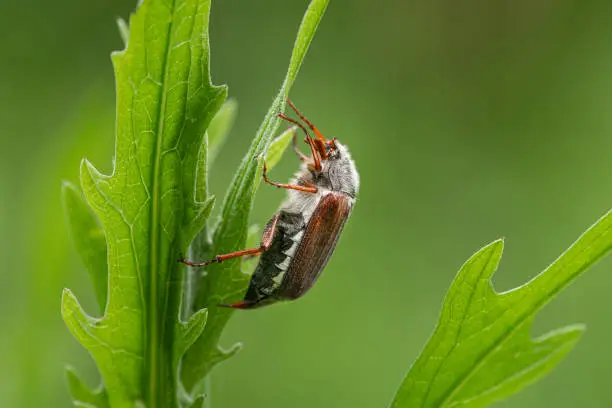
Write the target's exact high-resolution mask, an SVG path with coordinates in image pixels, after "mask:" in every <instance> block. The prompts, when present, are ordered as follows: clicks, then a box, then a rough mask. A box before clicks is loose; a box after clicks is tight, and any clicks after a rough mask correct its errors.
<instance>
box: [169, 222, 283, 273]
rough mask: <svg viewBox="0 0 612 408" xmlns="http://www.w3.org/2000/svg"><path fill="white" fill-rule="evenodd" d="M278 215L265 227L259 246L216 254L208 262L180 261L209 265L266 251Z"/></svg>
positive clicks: (274, 230) (270, 243) (191, 264)
mask: <svg viewBox="0 0 612 408" xmlns="http://www.w3.org/2000/svg"><path fill="white" fill-rule="evenodd" d="M278 217H279V215H278V214H276V215H275V216H274V217H273V218H272V219H271V220H270V221H269V222H268V224H266V227H265V228H264V232H263V234H262V236H261V245H260V246H259V247H257V248H251V249H243V250H242V251H236V252H230V253H229V254H223V255H217V256H215V257H214V258H213V259H211V260H210V261H206V262H201V263H195V262H191V261H188V260H186V259H183V258H181V259H179V262H182V263H184V264H185V265H188V266H208V265H210V264H212V263H215V262H219V263H221V262H223V261H226V260H228V259H232V258H238V257H241V256H246V255H253V256H254V255H258V254H260V253H262V252H264V251H266V250H267V249H268V248H270V245H272V240H273V239H274V234H276V224H277V223H278Z"/></svg>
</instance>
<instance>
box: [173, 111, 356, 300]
mask: <svg viewBox="0 0 612 408" xmlns="http://www.w3.org/2000/svg"><path fill="white" fill-rule="evenodd" d="M287 103H288V104H289V106H291V108H292V109H293V110H294V111H295V113H296V114H297V115H298V116H299V118H300V119H301V120H302V121H303V122H304V123H305V124H306V126H307V127H308V128H309V129H310V130H311V131H312V132H313V133H314V134H315V137H314V138H313V137H312V136H311V134H310V133H309V132H308V129H306V126H304V125H303V124H302V123H300V122H299V121H297V120H294V119H292V118H290V117H288V116H286V115H284V114H283V113H279V114H278V116H279V117H280V118H282V119H284V120H286V121H288V122H291V123H293V124H295V125H297V126H298V127H299V128H300V129H301V130H302V131H303V132H304V133H305V134H306V138H305V139H304V141H305V142H306V143H307V144H308V145H309V146H310V151H311V153H312V157H309V156H307V155H305V154H303V153H302V152H300V150H299V149H298V146H297V139H296V135H297V133H296V132H294V135H293V149H294V150H295V152H296V154H297V155H298V157H299V159H300V160H301V161H302V165H301V168H300V170H299V172H298V173H296V175H295V176H294V178H293V179H292V180H291V181H290V182H289V184H282V183H275V182H273V181H270V180H269V179H268V175H267V168H266V164H265V163H264V169H263V179H264V181H265V182H266V183H268V184H271V185H273V186H275V187H277V188H284V189H286V190H287V192H288V197H287V199H286V200H285V201H284V202H283V203H282V204H281V206H280V209H279V210H278V211H277V212H276V214H274V216H273V217H272V219H271V220H270V221H268V223H267V224H266V226H265V228H264V232H263V235H262V238H261V245H260V246H259V247H257V248H252V249H245V250H242V251H236V252H232V253H229V254H224V255H217V256H216V257H215V258H213V259H211V260H210V261H207V262H203V263H193V262H190V261H187V260H184V259H182V260H181V261H182V262H183V263H185V264H186V265H190V266H206V265H209V264H211V263H213V262H223V261H225V260H227V259H231V258H236V257H241V256H245V255H250V256H255V255H261V256H260V258H259V262H258V264H257V267H256V268H255V272H254V273H253V275H252V276H251V280H250V283H249V288H248V290H247V292H246V295H245V296H244V299H243V300H241V301H238V302H236V303H233V304H229V305H220V306H225V307H231V308H236V309H253V308H257V307H262V306H265V305H269V304H272V303H275V302H277V301H283V300H293V299H297V298H299V297H301V296H303V295H304V294H306V292H308V290H309V289H310V288H311V287H312V286H313V285H314V283H315V282H316V280H317V278H318V277H319V275H320V274H321V271H322V270H323V268H324V267H325V265H326V264H327V261H328V260H329V258H330V257H331V255H332V252H333V251H334V248H335V247H336V243H337V242H338V238H339V237H340V233H341V232H342V229H343V227H344V224H345V222H346V220H347V219H348V217H349V215H350V214H351V210H352V209H353V205H354V204H355V198H356V195H357V192H358V190H359V174H358V173H357V169H356V168H355V163H354V162H353V160H352V159H351V156H350V154H349V152H348V150H347V148H346V147H345V146H344V145H342V144H340V143H339V142H338V141H337V140H336V139H335V138H334V139H326V138H325V137H324V136H323V134H321V132H320V131H319V130H318V129H317V128H316V127H315V126H314V125H313V124H312V123H311V122H310V121H309V120H308V119H306V118H305V117H304V115H302V113H301V112H300V111H299V110H298V109H297V108H296V107H295V105H294V104H293V103H292V102H291V101H287Z"/></svg>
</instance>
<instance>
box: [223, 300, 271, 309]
mask: <svg viewBox="0 0 612 408" xmlns="http://www.w3.org/2000/svg"><path fill="white" fill-rule="evenodd" d="M267 298H268V297H263V298H261V299H259V300H239V301H238V302H236V303H231V304H227V303H220V304H218V305H217V306H219V307H228V308H230V309H253V308H255V306H256V305H257V304H258V303H261V302H262V301H263V300H265V299H267Z"/></svg>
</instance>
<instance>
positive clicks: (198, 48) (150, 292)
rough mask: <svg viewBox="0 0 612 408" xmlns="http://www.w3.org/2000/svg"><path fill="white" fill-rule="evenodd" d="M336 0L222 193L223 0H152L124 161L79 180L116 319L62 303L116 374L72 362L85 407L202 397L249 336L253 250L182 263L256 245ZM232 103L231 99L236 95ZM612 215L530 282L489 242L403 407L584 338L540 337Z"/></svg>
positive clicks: (125, 31) (129, 31) (516, 378)
mask: <svg viewBox="0 0 612 408" xmlns="http://www.w3.org/2000/svg"><path fill="white" fill-rule="evenodd" d="M326 7H327V0H312V2H311V4H310V6H309V8H308V10H307V12H306V14H305V16H304V19H303V21H302V24H301V26H300V29H299V32H298V36H297V40H296V43H295V47H294V49H293V54H292V56H291V61H290V63H289V69H288V72H287V75H286V77H285V80H284V82H283V84H282V86H281V89H280V91H279V93H278V95H277V96H276V98H275V99H274V101H273V103H272V105H271V107H270V109H269V111H268V113H267V115H266V116H265V118H264V120H263V123H262V125H261V126H260V128H259V130H258V131H257V133H256V135H255V137H254V139H253V141H252V144H251V147H250V149H249V151H248V152H247V153H246V155H245V157H244V159H243V161H242V163H241V164H240V166H239V168H238V170H237V171H236V174H235V175H234V179H233V181H232V183H231V185H230V187H229V189H228V191H227V193H226V196H225V199H224V200H223V203H222V204H221V211H220V217H219V220H218V222H217V223H212V222H210V220H209V216H210V213H211V210H212V207H213V204H214V202H215V199H214V197H212V196H211V195H210V194H209V193H208V189H207V175H208V171H209V169H210V168H211V166H212V163H213V161H214V159H215V157H216V155H217V153H218V151H219V149H220V148H221V146H222V145H223V142H224V140H225V137H226V136H227V134H228V131H229V129H230V127H231V124H232V122H233V119H234V117H235V114H236V103H235V102H234V101H231V100H230V101H225V99H226V95H227V89H226V88H225V87H223V86H214V85H213V84H212V83H211V80H210V75H209V44H208V16H209V9H210V0H184V1H182V2H178V1H176V2H172V4H171V5H170V6H168V4H167V3H166V2H164V1H162V0H144V1H143V2H142V4H141V5H140V7H139V9H138V11H137V12H136V13H135V14H134V15H133V16H132V17H131V19H130V24H129V27H128V25H127V24H126V23H125V22H123V21H120V22H119V27H120V32H121V35H122V37H123V39H124V41H125V43H126V49H125V50H124V51H121V52H118V53H115V54H114V55H113V62H114V66H115V74H116V83H117V134H116V152H115V160H114V171H113V174H112V175H110V176H107V175H103V174H101V173H100V172H98V171H97V170H96V169H95V168H94V167H93V165H91V164H90V163H89V162H88V161H83V163H82V166H81V189H82V191H83V193H81V192H80V191H79V189H77V188H76V187H74V186H72V185H71V184H69V183H65V184H64V188H63V200H64V206H65V209H66V213H67V215H68V218H69V220H70V227H71V230H72V234H73V236H74V237H75V242H76V247H77V250H78V252H79V254H80V255H81V258H82V259H83V261H84V264H85V265H86V267H87V269H88V272H89V274H90V277H91V281H92V284H93V287H94V293H95V296H96V300H97V302H98V306H99V311H100V314H101V317H99V318H96V317H91V316H89V315H88V314H86V313H85V311H84V310H83V309H82V308H81V306H80V305H79V303H78V301H77V299H76V297H75V296H74V295H73V294H72V292H71V291H70V290H67V289H66V290H65V291H64V294H63V297H62V315H63V317H64V320H65V322H66V324H67V326H68V328H69V329H70V331H71V332H72V334H73V335H74V336H75V337H76V338H77V339H78V340H79V341H80V342H81V343H82V344H83V346H85V347H86V348H87V350H89V352H90V353H91V354H92V356H93V357H94V359H95V361H96V363H97V366H98V368H99V370H100V373H101V375H102V380H103V382H102V384H100V385H99V386H98V387H97V388H95V389H91V388H89V387H88V386H86V385H85V384H84V383H83V382H82V381H81V380H80V379H79V377H78V376H77V374H76V373H75V371H74V370H73V369H71V368H68V370H67V373H68V379H69V384H70V389H71V392H72V395H73V398H74V401H75V404H76V405H78V406H83V407H97V408H104V407H113V408H116V407H147V408H155V407H200V406H202V404H203V403H204V402H205V398H206V392H207V389H206V382H205V381H204V380H205V379H206V378H207V376H208V375H209V374H210V372H211V369H212V368H213V367H214V366H215V365H216V364H218V363H220V362H222V361H223V360H225V359H227V358H229V357H231V356H232V355H233V354H234V353H235V352H236V351H237V350H238V349H239V346H238V345H236V346H234V347H232V348H230V349H229V350H224V349H222V348H220V346H219V344H218V341H219V338H220V336H221V333H222V331H223V329H224V327H225V325H226V323H227V322H228V320H229V318H230V317H231V315H232V313H233V311H232V310H230V309H223V308H218V307H217V304H219V303H227V302H230V301H233V300H236V298H237V297H239V296H240V294H241V293H242V292H243V291H244V289H245V287H246V284H247V282H248V278H249V274H248V270H247V269H248V268H249V264H248V263H245V264H242V263H241V262H240V261H239V260H230V261H227V262H224V263H223V264H215V265H211V266H210V267H208V268H207V273H206V274H205V275H198V274H197V273H195V272H193V271H189V272H188V271H185V269H184V268H183V267H182V265H181V264H179V263H178V262H176V261H177V257H178V256H179V255H180V254H183V253H189V254H190V255H191V257H192V258H198V259H203V258H209V257H211V256H212V255H214V254H218V253H226V252H231V251H233V250H237V249H241V248H243V247H245V243H246V242H247V241H248V240H250V239H252V238H253V237H256V235H257V234H256V232H255V229H253V227H251V228H249V214H250V212H251V208H252V206H253V199H254V196H255V193H256V191H257V188H258V185H259V182H260V179H261V171H262V164H263V157H264V156H265V157H266V160H267V163H268V166H269V167H272V166H273V165H274V164H275V163H276V162H278V160H279V159H280V157H281V156H282V154H283V152H284V151H285V149H286V148H287V146H288V144H289V143H290V141H291V137H292V132H293V130H291V129H290V130H288V131H286V132H284V133H283V134H282V135H281V136H279V137H278V138H277V139H276V140H272V137H273V135H274V133H275V132H276V130H277V129H278V126H279V119H278V118H277V116H276V114H277V113H278V112H282V111H283V110H284V104H285V99H286V98H287V97H288V94H289V90H290V89H291V86H292V84H293V82H294V80H295V78H296V76H297V73H298V71H299V68H300V65H301V63H302V60H303V59H304V56H305V54H306V51H307V49H308V46H309V44H310V42H311V40H312V38H313V36H314V33H315V31H316V29H317V26H318V24H319V22H320V20H321V18H322V16H323V13H324V11H325V9H326ZM224 102H225V103H224ZM611 225H612V215H610V214H608V215H606V216H605V217H603V218H602V219H601V220H599V221H598V222H597V223H596V224H595V225H594V226H593V227H591V228H590V229H589V230H588V231H587V232H586V233H585V234H584V235H583V236H582V237H580V239H579V240H578V241H577V242H576V243H575V244H574V245H573V246H572V247H571V248H570V249H568V251H566V252H565V253H564V254H563V255H562V256H561V257H560V258H559V259H558V260H557V261H555V262H554V263H553V264H552V265H551V266H550V267H549V268H547V269H546V270H545V271H544V272H542V273H541V274H540V275H539V276H538V277H536V278H535V279H533V280H532V281H531V282H529V283H527V284H525V285H524V286H522V287H520V288H517V289H515V290H512V291H509V292H505V293H496V292H495V291H494V290H493V288H492V286H491V283H490V277H491V275H492V274H493V272H494V271H495V269H496V268H497V264H498V262H499V259H500V257H501V252H502V247H503V242H502V241H496V242H494V243H492V244H490V245H489V246H487V247H485V248H483V249H482V250H480V251H479V252H478V253H476V254H475V255H474V256H472V258H471V259H470V260H469V261H468V262H467V263H466V264H465V265H464V266H463V267H462V269H461V270H460V272H459V274H458V275H457V278H456V279H455V281H454V282H453V284H452V286H451V288H450V290H449V293H448V295H447V298H446V301H445V304H444V307H443V310H442V314H441V318H440V322H439V324H438V327H437V329H436V331H435V332H434V334H433V336H432V338H431V339H430V341H429V343H428V345H427V346H426V348H425V349H424V351H423V352H422V354H421V355H420V356H419V358H418V359H417V360H416V362H415V363H414V365H413V366H412V368H411V370H410V371H409V373H408V375H407V377H406V379H405V380H404V382H403V384H402V386H401V387H400V389H399V390H398V393H397V395H396V397H395V400H394V401H393V403H392V407H393V408H402V407H452V406H466V407H467V406H469V407H479V406H486V405H488V404H490V403H492V402H494V401H496V400H499V399H501V398H504V397H506V396H508V395H511V394H513V393H515V392H517V391H518V390H520V389H521V388H522V387H524V386H525V385H527V384H528V383H530V382H533V381H535V380H537V379H538V378H540V377H541V376H543V375H545V374H546V373H547V372H548V371H549V370H550V369H552V367H554V366H555V365H556V364H557V363H558V362H559V361H560V360H561V359H562V358H563V356H564V355H565V354H566V353H567V352H568V351H569V350H570V349H571V348H572V347H573V346H574V344H575V343H576V341H577V340H578V339H579V338H580V335H581V334H582V331H583V327H582V326H570V327H566V328H563V329H560V330H557V331H554V332H552V333H549V334H548V335H546V336H543V337H541V338H539V339H536V340H535V341H534V340H531V338H530V337H529V328H530V326H531V323H532V321H533V317H534V315H535V313H536V312H537V311H538V310H539V309H541V308H542V307H543V306H544V305H545V304H546V303H547V302H548V301H549V300H550V299H551V298H552V297H554V296H555V295H556V294H558V293H559V292H560V291H561V290H562V289H563V288H564V287H565V286H567V285H568V284H569V283H570V282H571V281H572V280H573V279H575V278H576V277H577V276H579V275H580V274H581V273H582V272H584V271H585V270H586V269H587V268H588V267H589V266H590V265H591V264H593V263H594V262H595V261H596V260H598V259H599V258H601V257H602V256H604V254H606V253H607V252H608V251H609V249H610V247H611V246H612V234H610V233H609V229H610V227H611Z"/></svg>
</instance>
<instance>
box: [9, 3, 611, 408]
mask: <svg viewBox="0 0 612 408" xmlns="http://www.w3.org/2000/svg"><path fill="white" fill-rule="evenodd" d="M134 5H135V0H90V1H86V2H83V1H77V0H55V1H53V2H49V1H43V0H30V1H25V2H24V1H20V0H2V2H0V50H1V55H2V57H1V60H0V61H1V62H0V96H1V97H0V129H1V130H0V137H1V141H2V143H1V145H0V166H1V167H0V231H1V234H0V259H2V263H3V268H2V274H1V275H0V277H1V284H0V308H1V309H0V310H1V312H0V320H1V329H0V367H1V370H0V406H1V407H11V408H13V407H16V408H20V407H28V408H30V407H40V406H47V407H67V406H69V405H70V402H69V396H68V392H67V389H66V386H65V380H64V375H63V368H62V367H63V364H64V363H67V362H69V363H71V364H73V365H75V366H76V367H77V369H78V370H79V371H80V372H82V373H86V374H87V375H86V376H87V378H88V379H89V380H90V381H91V383H92V384H93V382H94V381H97V373H96V371H95V368H94V365H93V362H92V360H91V359H90V358H89V356H88V355H87V353H86V352H85V351H84V349H82V348H81V346H80V345H79V344H78V343H77V342H76V341H75V340H74V339H72V337H71V336H70V335H69V333H68V332H67V330H66V329H65V328H64V325H63V323H62V321H61V318H60V315H59V301H60V294H61V289H62V288H63V287H66V286H69V287H71V288H73V289H74V290H75V291H76V292H77V294H78V296H79V298H80V299H82V300H84V302H85V306H89V310H92V311H93V310H95V308H94V307H93V305H94V301H93V293H92V290H91V287H90V285H89V282H88V280H87V279H88V278H87V275H86V273H85V271H84V268H83V266H82V265H81V264H80V262H79V259H78V257H77V255H76V253H75V251H74V249H73V247H72V243H71V242H70V238H69V236H68V231H67V227H66V224H65V221H64V218H63V214H62V210H61V203H60V182H61V180H62V179H68V180H72V181H76V179H77V174H78V163H79V160H80V159H81V157H85V156H86V157H88V158H90V159H91V160H92V161H93V162H94V163H95V164H96V165H97V166H99V168H101V169H105V170H109V169H110V166H111V155H112V149H113V128H114V89H113V84H114V81H113V73H112V68H111V63H110V59H109V53H110V52H111V51H112V50H114V49H119V48H121V46H122V45H121V40H120V37H119V34H118V32H117V29H116V27H115V22H114V19H115V18H116V17H117V16H123V17H126V16H127V14H128V12H129V11H130V10H132V9H133V8H134ZM306 6H307V0H300V1H297V0H296V1H291V2H288V1H284V0H259V1H245V0H223V1H221V0H217V1H213V8H212V19H211V41H212V73H213V78H214V81H215V82H216V83H218V84H219V83H227V84H228V85H229V87H230V95H231V97H233V98H235V99H237V101H238V102H239V104H240V112H239V116H238V120H237V123H236V126H235V128H234V130H233V131H232V134H231V136H230V140H229V142H228V144H227V145H226V148H225V150H224V151H223V153H222V154H221V156H220V157H219V159H218V162H217V164H216V166H215V168H214V169H213V172H212V190H213V191H214V192H215V193H216V194H217V195H219V196H222V195H223V193H224V190H225V188H226V186H227V184H228V182H229V180H230V178H231V174H232V172H233V169H234V168H235V167H236V166H237V163H238V162H239V160H240V157H241V156H242V155H243V153H244V152H245V151H246V149H247V146H248V144H249V141H250V138H251V137H252V136H253V134H254V132H255V130H256V128H257V127H258V125H259V122H260V120H261V119H262V117H263V115H264V113H265V112H266V110H267V107H268V106H269V103H270V102H271V100H272V98H273V96H274V95H275V92H276V90H277V89H278V87H279V86H280V82H281V80H282V78H283V76H284V72H285V68H286V65H287V62H288V58H289V54H290V50H291V46H292V43H293V40H294V36H295V32H296V29H297V26H298V24H299V22H300V19H301V16H302V13H303V11H304V9H305V7H306ZM610 21H612V3H611V2H607V1H597V0H513V1H509V0H503V1H490V0H472V1H467V2H457V1H452V0H435V1H406V0H380V1H377V2H375V3H374V2H372V1H367V0H332V1H331V4H330V6H329V8H328V12H327V15H326V16H325V18H324V19H323V22H322V24H321V26H320V30H319V32H318V34H317V36H316V38H315V41H314V43H313V45H312V47H311V50H310V52H309V55H308V56H307V58H306V63H305V65H304V66H303V69H302V73H301V75H300V76H299V78H298V81H297V83H296V85H295V87H294V90H293V92H292V98H293V100H294V101H295V102H296V103H297V104H298V105H299V106H300V107H301V108H302V109H303V111H305V112H306V113H307V115H308V116H309V117H310V118H311V119H312V120H313V121H315V122H316V123H317V125H318V126H319V127H320V128H321V129H322V130H323V131H324V132H325V133H326V134H327V135H328V136H335V137H338V138H339V139H340V140H342V141H343V142H345V143H346V144H348V145H349V146H350V147H351V149H352V152H353V155H354V157H355V159H356V161H357V163H358V167H359V170H360V172H361V176H362V193H361V197H360V201H359V203H358V205H357V207H356V209H355V212H354V215H353V217H352V219H351V221H350V223H349V224H348V226H347V228H346V230H345V232H344V234H343V237H342V239H341V241H340V244H339V246H338V247H337V250H336V253H335V256H334V257H333V258H332V260H331V262H330V264H329V265H328V267H327V269H326V273H325V274H324V275H323V277H322V279H321V280H320V282H319V284H318V285H317V286H316V287H315V289H314V290H313V291H312V292H311V293H310V294H309V295H308V296H306V297H305V298H304V299H302V300H300V301H298V302H295V303H292V304H286V305H281V306H277V307H272V308H269V309H263V310H261V311H256V312H252V313H236V315H235V318H234V319H233V320H232V321H231V323H230V325H229V327H228V329H227V331H226V333H225V336H224V340H223V342H224V343H225V344H226V345H230V344H232V343H233V342H235V341H242V342H243V343H244V344H245V348H244V349H243V351H242V352H241V353H239V354H238V355H237V356H236V357H235V358H233V359H231V360H229V361H228V362H226V363H225V364H223V365H221V366H220V367H218V369H216V370H215V371H214V375H213V379H212V383H213V406H214V407H267V408H274V407H297V408H299V407H314V406H320V407H353V408H357V407H363V408H366V407H384V406H386V404H387V403H388V402H389V401H390V400H391V398H392V397H393V395H394V392H395V390H396V388H397V386H398V384H399V383H400V381H401V380H402V378H403V376H404V374H405V372H406V371H407V369H408V367H409V365H410V363H411V361H412V360H413V359H414V358H415V357H416V356H417V355H418V353H419V351H420V349H421V348H422V346H423V345H424V343H425V342H426V340H427V338H428V336H429V334H430V333H431V331H432V329H433V327H434V324H435V321H436V319H437V315H438V312H439V309H440V306H441V302H442V299H443V296H444V293H445V291H446V289H447V288H448V286H449V284H450V282H451V280H452V278H453V276H454V275H455V273H456V271H457V269H458V268H459V267H460V266H461V264H462V263H463V262H464V261H465V260H466V259H467V258H468V257H469V256H470V255H471V254H472V253H473V252H474V251H476V250H477V249H479V248H480V247H481V246H483V245H484V244H486V243H488V242H490V241H492V240H494V239H496V238H499V237H501V236H504V237H506V254H505V255H504V258H503V260H502V264H501V268H500V270H499V271H498V273H497V275H496V276H495V278H494V283H495V286H496V288H498V289H500V290H505V289H509V288H511V287H513V286H516V285H519V284H521V283H523V282H524V281H526V280H527V279H529V278H530V277H533V276H534V275H535V274H537V273H538V272H539V271H541V270H542V269H543V267H545V266H546V265H547V264H548V263H550V262H551V261H552V260H553V259H554V258H556V257H557V256H558V255H559V254H560V253H561V251H563V250H564V249H565V248H566V247H567V246H568V245H569V244H570V243H571V242H573V240H574V239H576V238H577V237H578V236H579V234H580V233H581V232H582V231H583V230H584V229H585V228H586V227H588V226H589V225H590V224H591V223H592V222H594V221H595V220H596V219H597V218H598V217H600V216H601V215H602V214H603V213H605V212H606V211H607V210H608V209H609V208H611V207H612V115H610V112H612V24H610ZM295 165H296V163H295V160H294V158H293V157H292V156H291V155H288V156H286V157H285V158H284V159H283V162H282V163H281V164H280V165H279V166H278V167H277V168H276V169H275V170H274V179H280V180H282V179H286V178H288V177H289V175H290V174H291V173H292V172H293V170H294V169H295ZM281 198H282V194H281V193H280V192H278V191H277V190H275V189H271V188H265V186H263V188H262V189H261V190H260V194H259V196H258V199H257V203H256V208H255V213H254V221H257V222H259V223H262V222H264V221H265V219H266V217H268V216H270V215H271V213H272V212H273V211H274V210H275V208H276V206H277V205H278V203H279V201H280V200H281ZM611 286H612V261H611V260H609V259H608V260H604V261H603V262H601V263H599V264H598V265H597V266H596V267H594V268H592V269H591V270H589V271H588V272H587V273H586V274H585V275H584V276H582V277H581V278H580V279H579V280H578V281H577V282H576V283H575V284H573V285H572V286H571V287H569V288H568V289H567V290H566V291H564V292H563V293H562V294H561V295H560V296H559V297H558V298H557V299H555V300H554V302H552V303H551V304H550V305H549V306H547V308H546V309H545V310H544V311H543V312H541V313H540V314H539V315H538V319H537V321H536V325H535V327H534V334H541V333H543V332H545V331H546V330H549V329H552V328H556V327H559V326H561V325H565V324H569V323H575V322H586V323H587V324H588V328H589V329H588V331H587V333H586V335H585V336H584V338H583V339H582V340H581V341H580V343H579V344H578V346H577V347H576V349H575V350H574V351H573V352H572V353H571V354H570V355H569V356H568V357H567V358H566V359H565V360H564V361H563V362H562V363H561V364H560V366H559V367H558V368H557V369H555V370H554V372H553V373H552V374H551V375H550V376H548V377H547V378H545V379H544V380H542V381H540V382H539V383H537V384H536V385H533V386H531V387H529V388H527V389H526V390H525V391H523V392H522V393H520V394H519V395H516V396H514V397H512V398H510V399H508V400H507V401H504V402H503V403H500V404H499V405H498V406H500V407H523V408H528V407H577V406H580V407H609V406H612V394H611V393H610V392H609V387H610V385H609V384H610V375H609V373H610V366H611V365H612V348H611V347H610V344H611V340H612V319H611V318H610V309H611V306H610V302H609V299H610V295H609V294H610V288H611ZM304 344H306V345H308V346H307V347H303V346H302V345H304ZM296 345H300V346H299V347H296Z"/></svg>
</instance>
